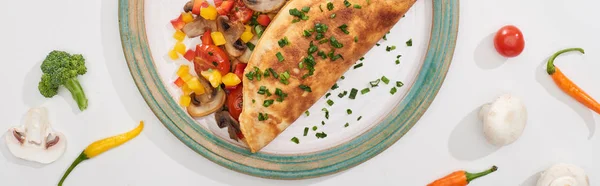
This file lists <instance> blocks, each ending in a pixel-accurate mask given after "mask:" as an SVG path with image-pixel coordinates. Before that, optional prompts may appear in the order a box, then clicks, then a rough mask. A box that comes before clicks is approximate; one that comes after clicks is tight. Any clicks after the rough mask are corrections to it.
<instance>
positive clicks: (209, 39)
mask: <svg viewBox="0 0 600 186" xmlns="http://www.w3.org/2000/svg"><path fill="white" fill-rule="evenodd" d="M200 39H201V40H202V44H203V45H214V43H213V40H212V37H210V29H206V32H204V34H203V35H202V36H200Z"/></svg>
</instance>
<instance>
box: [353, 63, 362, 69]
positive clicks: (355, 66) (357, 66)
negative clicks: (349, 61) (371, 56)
mask: <svg viewBox="0 0 600 186" xmlns="http://www.w3.org/2000/svg"><path fill="white" fill-rule="evenodd" d="M362 66H363V64H362V63H359V64H356V65H354V69H357V68H360V67H362Z"/></svg>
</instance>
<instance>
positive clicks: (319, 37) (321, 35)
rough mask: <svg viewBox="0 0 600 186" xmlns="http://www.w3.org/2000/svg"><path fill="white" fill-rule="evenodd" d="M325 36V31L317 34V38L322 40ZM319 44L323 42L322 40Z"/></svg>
mask: <svg viewBox="0 0 600 186" xmlns="http://www.w3.org/2000/svg"><path fill="white" fill-rule="evenodd" d="M323 38H325V35H323V33H317V34H315V40H321V39H323ZM319 44H323V43H322V41H319Z"/></svg>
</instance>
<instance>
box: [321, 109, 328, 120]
mask: <svg viewBox="0 0 600 186" xmlns="http://www.w3.org/2000/svg"><path fill="white" fill-rule="evenodd" d="M321 110H322V111H324V112H325V118H326V119H329V110H327V109H326V108H323V109H321Z"/></svg>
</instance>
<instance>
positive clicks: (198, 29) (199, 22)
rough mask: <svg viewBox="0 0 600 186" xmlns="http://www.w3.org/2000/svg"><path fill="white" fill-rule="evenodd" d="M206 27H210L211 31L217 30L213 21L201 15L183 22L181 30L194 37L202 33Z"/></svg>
mask: <svg viewBox="0 0 600 186" xmlns="http://www.w3.org/2000/svg"><path fill="white" fill-rule="evenodd" d="M206 29H210V30H211V31H215V30H217V25H216V23H215V21H211V20H206V19H204V18H202V16H198V17H196V19H194V21H193V22H191V23H188V24H185V26H183V28H182V29H181V31H183V33H185V35H187V36H188V37H189V38H194V37H198V36H200V35H202V34H204V32H206Z"/></svg>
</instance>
